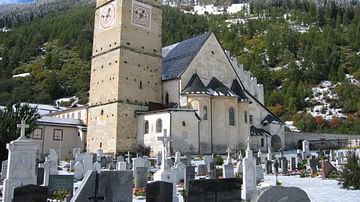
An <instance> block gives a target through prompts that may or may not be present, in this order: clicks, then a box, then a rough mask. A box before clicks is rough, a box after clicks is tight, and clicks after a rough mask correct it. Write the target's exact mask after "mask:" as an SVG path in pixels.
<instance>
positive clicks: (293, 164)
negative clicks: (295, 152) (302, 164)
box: [290, 157, 296, 171]
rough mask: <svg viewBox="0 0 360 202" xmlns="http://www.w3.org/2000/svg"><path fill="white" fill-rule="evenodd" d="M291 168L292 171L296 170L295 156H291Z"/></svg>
mask: <svg viewBox="0 0 360 202" xmlns="http://www.w3.org/2000/svg"><path fill="white" fill-rule="evenodd" d="M290 170H291V171H294V170H296V158H295V157H291V163H290Z"/></svg>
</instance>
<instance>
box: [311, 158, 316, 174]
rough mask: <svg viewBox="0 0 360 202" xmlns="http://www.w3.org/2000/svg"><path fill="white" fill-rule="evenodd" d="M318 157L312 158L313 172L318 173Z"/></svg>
mask: <svg viewBox="0 0 360 202" xmlns="http://www.w3.org/2000/svg"><path fill="white" fill-rule="evenodd" d="M317 164H318V163H317V159H310V168H311V174H312V175H314V174H315V173H317Z"/></svg>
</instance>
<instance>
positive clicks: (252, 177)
mask: <svg viewBox="0 0 360 202" xmlns="http://www.w3.org/2000/svg"><path fill="white" fill-rule="evenodd" d="M247 144H248V145H247V149H246V157H245V158H244V159H243V187H244V190H243V191H242V192H241V194H242V199H243V200H250V197H251V195H252V193H253V192H254V191H255V190H256V161H255V159H254V157H253V153H252V150H250V139H248V143H247Z"/></svg>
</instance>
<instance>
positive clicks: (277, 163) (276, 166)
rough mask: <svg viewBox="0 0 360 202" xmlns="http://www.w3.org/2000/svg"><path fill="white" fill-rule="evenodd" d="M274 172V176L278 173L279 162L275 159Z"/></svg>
mask: <svg viewBox="0 0 360 202" xmlns="http://www.w3.org/2000/svg"><path fill="white" fill-rule="evenodd" d="M274 172H275V174H277V173H279V161H278V160H277V159H276V160H275V162H274Z"/></svg>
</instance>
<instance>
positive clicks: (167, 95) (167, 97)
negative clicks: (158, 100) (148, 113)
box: [165, 93, 169, 105]
mask: <svg viewBox="0 0 360 202" xmlns="http://www.w3.org/2000/svg"><path fill="white" fill-rule="evenodd" d="M165 104H166V105H167V104H169V93H166V94H165Z"/></svg>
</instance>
